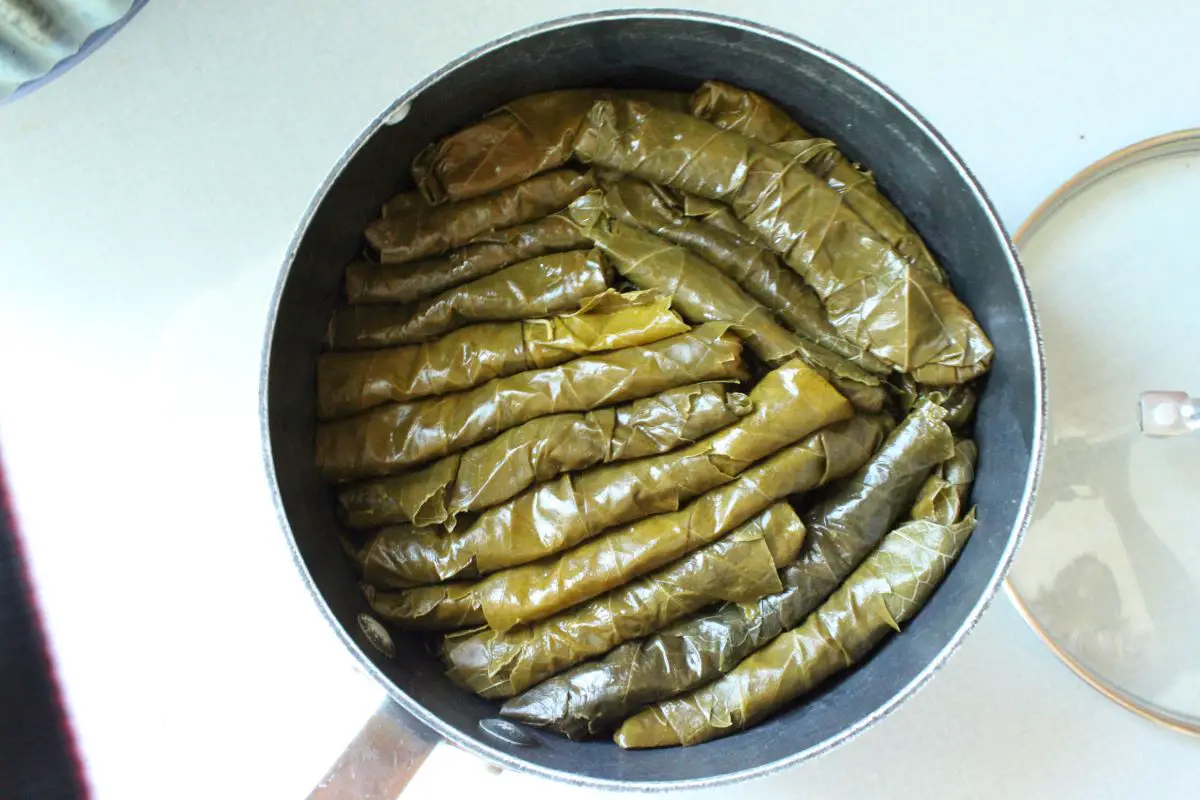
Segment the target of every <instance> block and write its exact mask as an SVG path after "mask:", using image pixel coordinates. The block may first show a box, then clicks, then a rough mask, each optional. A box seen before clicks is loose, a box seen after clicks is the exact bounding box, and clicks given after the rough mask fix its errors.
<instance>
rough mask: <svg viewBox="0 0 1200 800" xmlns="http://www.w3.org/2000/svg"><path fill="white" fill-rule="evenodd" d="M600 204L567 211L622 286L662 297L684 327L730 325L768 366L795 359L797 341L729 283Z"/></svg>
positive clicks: (597, 198)
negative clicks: (625, 282)
mask: <svg viewBox="0 0 1200 800" xmlns="http://www.w3.org/2000/svg"><path fill="white" fill-rule="evenodd" d="M603 204H604V200H603V197H602V195H600V194H599V193H592V194H588V195H585V196H584V197H581V198H580V199H579V200H577V201H576V202H574V203H572V204H571V206H570V209H569V210H570V214H571V217H572V218H573V219H574V220H575V221H576V222H578V223H579V225H580V227H581V228H582V229H583V230H584V232H585V233H586V234H587V236H588V237H589V238H590V239H592V240H593V241H595V243H596V246H597V247H598V248H599V249H601V250H603V251H604V253H605V255H607V256H608V259H609V261H611V262H612V263H613V265H614V266H615V267H616V269H617V271H618V272H619V273H621V275H622V276H624V277H625V279H626V280H628V281H630V282H631V283H633V284H634V285H635V286H637V287H639V288H641V289H653V290H655V291H658V292H661V293H663V294H665V295H667V296H668V297H670V298H671V302H672V305H673V306H674V307H675V308H677V309H678V310H679V312H680V313H681V314H682V315H683V317H684V319H686V320H688V321H689V322H692V323H695V324H698V323H701V322H728V323H730V325H731V326H732V329H733V331H734V332H735V333H737V334H738V335H740V336H742V338H744V339H745V340H746V344H747V345H749V347H750V349H751V350H752V351H753V352H754V353H755V354H756V355H757V356H758V357H759V358H761V359H762V360H764V361H766V362H767V363H768V364H780V363H782V362H784V361H786V360H788V359H789V358H792V357H793V356H794V355H795V353H796V351H797V350H798V349H799V347H800V342H799V340H798V339H797V337H796V335H795V334H794V333H792V332H791V331H789V330H787V329H786V328H784V327H783V326H782V325H780V324H779V323H778V322H776V321H775V318H774V317H773V316H772V314H771V312H770V311H769V310H768V309H767V307H766V306H764V305H763V304H762V303H759V302H758V301H756V300H754V298H752V297H750V295H748V294H746V293H745V292H744V291H743V290H742V288H741V287H740V286H738V284H737V283H736V282H735V281H734V280H732V279H731V278H729V277H728V276H727V275H725V274H724V273H722V272H721V271H720V270H719V269H717V268H716V267H715V266H713V265H712V264H710V263H709V262H708V261H705V260H704V259H703V258H701V257H700V256H698V255H696V254H695V253H694V252H692V251H691V250H689V249H688V248H686V247H681V246H679V245H676V244H672V243H671V242H670V241H668V240H666V239H664V238H662V237H660V236H656V235H654V234H653V233H650V232H649V231H646V230H643V229H641V228H637V227H634V226H633V225H627V224H625V223H624V222H621V221H620V220H616V219H613V218H612V217H610V216H609V215H608V214H607V213H605V211H604V209H603Z"/></svg>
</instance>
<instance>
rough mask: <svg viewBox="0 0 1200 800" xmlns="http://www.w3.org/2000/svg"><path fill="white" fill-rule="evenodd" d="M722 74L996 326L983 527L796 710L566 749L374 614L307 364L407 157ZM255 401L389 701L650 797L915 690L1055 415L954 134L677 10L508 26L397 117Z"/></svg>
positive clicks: (570, 774) (281, 299) (281, 474)
mask: <svg viewBox="0 0 1200 800" xmlns="http://www.w3.org/2000/svg"><path fill="white" fill-rule="evenodd" d="M708 78H717V79H720V80H723V81H728V82H730V83H733V84H736V85H738V86H743V87H746V88H749V89H753V90H755V91H758V92H761V93H762V94H765V95H766V96H768V97H770V98H772V99H773V100H775V101H777V102H778V103H780V104H781V105H782V106H783V107H784V108H785V109H787V111H789V112H790V113H791V114H792V115H794V116H795V117H796V119H797V120H798V121H799V122H800V123H801V124H803V125H804V127H805V128H808V129H809V130H812V131H815V132H817V133H818V134H820V135H826V136H829V137H830V138H833V139H835V140H836V141H837V142H838V143H839V144H840V145H841V147H842V148H843V149H844V150H845V151H846V153H847V154H848V155H849V156H850V158H851V159H852V160H854V161H860V162H862V163H864V164H866V165H869V167H870V168H871V169H872V170H873V172H874V174H875V176H876V178H877V180H878V182H879V185H880V187H881V188H882V189H883V190H884V191H885V192H886V193H887V195H888V196H889V197H890V198H891V199H892V200H893V201H894V202H895V204H896V205H897V206H898V207H899V208H900V209H901V210H902V211H903V212H904V213H905V214H906V215H907V217H908V218H909V219H910V220H911V221H912V223H913V225H914V226H915V227H916V228H917V230H919V231H920V232H921V234H922V235H923V236H924V237H925V240H926V241H927V242H928V244H929V246H930V247H931V248H932V250H933V251H934V253H935V254H936V255H937V256H938V257H939V258H940V260H941V262H942V264H943V265H945V267H946V269H947V271H948V272H949V274H950V276H951V279H952V281H953V283H954V287H955V289H956V290H957V292H958V293H959V295H960V296H961V297H962V298H963V300H965V301H966V302H967V304H968V305H969V306H970V307H971V308H972V309H973V310H974V311H975V314H976V316H977V317H978V318H979V320H980V322H981V323H982V324H983V326H984V328H985V329H986V330H987V332H988V334H989V335H990V336H991V338H992V341H993V343H994V344H995V348H996V358H995V366H994V368H993V369H992V372H991V375H990V377H989V378H988V382H987V388H986V391H985V392H984V393H983V396H982V399H981V400H980V403H979V408H978V422H977V425H976V438H977V440H978V443H979V452H980V460H979V465H978V471H977V479H976V483H975V489H974V498H973V499H974V502H975V503H977V504H978V507H979V527H978V529H977V530H976V532H975V534H974V536H973V537H972V538H971V540H970V542H969V543H968V544H967V547H966V549H965V550H964V552H963V554H962V557H961V558H960V560H959V562H958V564H957V565H956V566H955V567H954V569H953V570H952V571H951V572H950V574H949V576H948V577H947V578H946V581H945V583H944V584H943V585H942V586H941V588H939V589H938V591H937V592H936V593H935V594H934V596H933V598H932V600H931V601H930V602H929V604H928V606H926V608H925V609H924V610H923V611H922V612H921V613H920V614H919V615H918V616H917V617H916V618H915V619H914V620H913V621H912V623H911V624H910V625H909V626H908V627H907V628H906V629H905V631H904V633H903V634H902V635H899V636H893V637H891V638H889V639H888V640H887V641H886V642H885V643H884V644H883V645H882V646H881V647H880V648H879V650H878V652H876V653H875V654H874V655H873V656H872V657H871V658H870V659H869V660H867V661H866V662H865V663H863V664H862V665H861V666H859V667H858V668H857V669H855V670H853V671H851V672H849V673H848V674H846V675H845V676H844V677H843V678H841V679H840V680H838V681H836V682H835V683H831V684H829V685H827V686H826V687H825V688H824V689H823V690H822V691H821V692H819V693H818V694H816V695H814V696H812V697H810V698H809V699H808V700H807V701H806V702H804V703H803V704H802V705H798V706H796V707H795V708H792V709H791V710H789V711H787V712H786V713H783V714H780V715H778V716H776V717H774V718H772V719H770V720H768V721H766V722H765V723H763V724H761V725H759V726H757V727H755V728H753V729H751V730H749V731H746V732H744V733H739V734H737V735H735V736H730V737H728V738H724V739H720V740H717V741H713V742H710V743H707V744H704V745H701V746H698V747H695V748H689V749H684V750H678V749H671V750H658V751H655V750H649V751H631V752H626V751H622V750H620V749H618V748H617V747H616V746H615V745H614V744H612V742H610V741H593V742H583V743H579V742H570V741H567V740H566V739H562V738H559V737H557V736H555V735H552V734H547V733H544V732H541V731H537V730H533V729H530V728H525V727H522V726H517V725H514V724H511V723H508V722H506V721H502V720H499V719H497V718H496V713H497V706H496V705H495V704H493V703H491V702H488V701H485V700H481V699H479V698H476V697H473V696H471V695H469V694H466V693H464V692H463V691H462V690H461V689H459V688H457V687H455V686H454V685H452V684H451V683H450V681H449V680H447V679H446V678H445V677H444V676H443V674H442V667H441V665H440V664H439V663H438V661H437V659H436V658H434V657H433V656H432V655H431V654H429V653H428V652H427V651H426V650H425V649H424V648H423V647H422V646H421V645H420V643H419V642H418V641H417V640H416V639H412V640H410V639H408V638H405V637H398V638H396V640H395V641H392V640H391V639H390V637H389V636H388V633H387V632H386V631H385V630H384V629H383V628H382V626H380V625H378V623H376V622H375V621H374V620H373V619H371V618H370V617H369V609H368V607H367V605H366V603H365V602H364V600H363V597H362V595H361V593H360V592H359V588H358V584H357V581H356V578H355V575H354V574H353V572H352V571H351V567H350V565H349V563H348V562H347V560H346V558H345V557H344V555H343V553H342V551H341V549H340V546H339V544H338V539H337V536H336V535H335V534H336V530H337V527H336V521H335V518H334V512H333V509H334V503H333V499H332V497H331V496H330V492H329V490H328V489H327V488H326V486H325V484H324V483H323V482H322V481H321V479H320V477H319V476H318V475H317V470H316V468H315V466H314V459H313V438H314V420H315V417H316V414H315V409H314V399H315V390H314V380H315V379H314V372H315V365H316V359H317V354H318V352H319V351H320V349H321V345H320V342H321V338H322V333H323V332H324V329H325V323H326V320H327V319H328V318H329V314H330V312H331V311H332V309H333V307H334V303H335V301H336V299H337V296H338V291H339V287H340V283H341V279H342V268H343V266H344V265H345V264H346V263H348V262H349V261H351V260H352V259H354V258H355V256H356V255H358V254H359V252H360V251H361V249H362V231H363V229H364V227H365V226H366V225H367V223H369V222H370V221H371V220H372V219H374V218H375V217H376V216H377V215H378V211H379V207H380V204H381V203H382V202H383V201H384V200H386V199H387V198H389V197H391V196H392V195H394V194H395V193H396V192H398V191H401V190H403V189H407V188H409V187H410V182H409V177H408V165H409V164H410V163H411V162H412V159H413V156H415V155H416V154H417V153H418V152H419V151H420V150H421V148H423V147H424V146H425V145H426V144H428V143H429V142H430V141H432V140H433V139H436V138H438V137H440V136H442V135H444V134H446V133H449V132H450V131H453V130H455V129H457V128H459V127H461V126H463V125H465V124H466V123H468V122H470V121H472V120H473V119H475V118H477V117H479V116H480V115H481V114H483V113H484V112H486V111H488V110H489V109H492V108H494V107H496V106H498V105H500V104H502V103H504V102H506V101H508V100H512V99H514V98H516V97H520V96H522V95H526V94H531V93H533V92H541V91H546V90H548V89H562V88H568V87H582V86H638V87H644V88H659V89H677V90H690V89H693V88H695V87H696V86H697V85H698V84H699V83H700V82H701V81H703V80H705V79H708ZM261 405H262V409H261V410H262V422H263V431H264V438H265V450H266V463H267V470H268V472H269V473H270V478H271V481H272V485H273V488H274V492H275V499H276V502H277V504H278V508H279V513H280V517H281V520H282V523H283V527H284V529H285V530H286V531H287V534H288V536H289V538H290V540H291V544H292V548H293V552H294V554H295V558H296V561H297V564H298V566H299V567H300V571H301V572H302V574H303V575H304V578H305V580H306V581H307V582H308V585H309V588H310V590H311V592H312V594H313V597H314V598H315V599H316V600H317V602H318V604H319V605H320V606H321V608H322V610H323V611H324V612H325V614H326V616H327V617H328V619H329V621H330V622H331V623H332V624H333V627H334V629H335V630H336V631H337V633H338V635H339V636H340V637H341V638H342V640H343V642H344V643H345V644H346V646H347V647H349V648H350V649H351V650H352V651H353V652H354V654H355V656H356V657H357V658H358V659H359V661H360V662H361V663H362V665H363V666H364V667H365V669H366V670H367V671H368V672H369V673H370V674H371V675H372V676H374V678H375V679H376V680H378V681H379V683H380V684H381V685H382V686H383V687H384V688H385V689H386V690H387V692H388V694H389V695H390V696H391V698H393V699H394V700H395V702H396V703H398V704H399V705H400V706H402V707H403V708H404V709H406V710H407V711H408V712H411V714H412V715H414V716H415V717H416V718H417V719H419V720H420V721H421V722H422V723H424V724H425V725H427V726H428V727H429V728H432V729H433V730H434V731H436V732H437V733H438V734H440V735H441V736H442V737H445V738H446V739H449V740H450V741H452V742H454V743H455V744H457V745H459V746H460V747H463V748H465V749H467V750H470V751H471V752H474V753H477V754H479V755H481V756H483V757H485V758H487V759H490V760H492V761H494V762H497V763H499V764H501V765H503V766H506V767H513V768H517V769H524V770H528V771H531V772H536V773H538V774H541V775H545V776H549V777H553V778H558V779H562V780H567V781H572V782H575V783H584V784H592V785H600V786H607V787H611V788H637V789H648V788H665V787H668V786H674V787H679V786H701V785H713V784H717V783H722V782H728V781H732V780H736V779H741V778H746V777H750V776H755V775H762V774H764V773H766V772H768V771H770V770H773V769H778V768H780V767H782V766H784V765H787V764H794V763H797V762H799V761H803V760H804V759H807V758H810V757H812V756H814V755H816V754H818V753H821V752H823V751H825V750H828V749H829V748H831V747H833V746H835V745H837V744H839V743H841V742H844V741H846V740H848V739H849V738H851V737H852V736H854V735H856V734H858V733H859V732H861V731H862V730H864V729H865V728H867V727H868V726H870V725H871V724H873V723H874V722H876V721H877V720H879V719H880V718H882V717H883V716H884V715H885V714H887V713H888V712H890V711H891V710H892V709H893V708H895V707H896V706H897V705H899V703H900V702H901V701H902V700H904V699H906V698H907V697H909V696H911V695H912V694H913V692H914V691H915V690H916V689H917V688H918V687H919V686H920V685H921V684H923V683H924V682H925V681H926V680H927V679H928V678H929V677H930V676H931V675H932V674H933V673H934V672H935V671H936V670H937V669H938V668H939V667H941V666H942V664H943V663H945V661H946V659H947V658H948V657H949V655H950V653H951V652H952V651H953V650H954V649H955V648H956V647H957V646H958V644H959V643H960V642H961V641H962V639H963V637H964V636H965V635H966V634H967V632H968V631H969V630H970V629H971V628H972V627H973V626H974V625H975V623H976V621H977V620H978V619H979V616H980V615H981V614H982V613H983V611H984V608H985V607H986V606H987V604H988V602H989V601H990V600H991V599H992V597H993V595H994V594H995V592H996V589H997V587H999V585H1000V583H1001V581H1002V579H1003V578H1004V575H1005V573H1006V571H1007V570H1008V567H1009V564H1010V563H1011V561H1012V558H1013V554H1014V551H1015V550H1016V547H1017V543H1018V541H1019V539H1020V537H1021V534H1022V532H1023V530H1024V528H1025V524H1026V521H1027V517H1028V512H1029V508H1030V505H1031V501H1032V494H1033V491H1034V487H1035V483H1036V478H1037V473H1038V467H1039V464H1040V457H1041V451H1042V430H1043V422H1042V418H1043V412H1044V409H1043V387H1042V362H1041V352H1040V345H1039V341H1038V335H1037V328H1036V323H1035V320H1034V314H1033V309H1032V306H1031V304H1030V299H1029V295H1028V290H1027V288H1026V285H1025V280H1024V277H1023V276H1022V273H1021V267H1020V265H1019V263H1018V261H1017V257H1016V255H1015V253H1014V251H1013V247H1012V244H1011V243H1010V242H1009V239H1008V237H1007V236H1006V234H1005V232H1004V229H1003V228H1002V227H1001V225H1000V222H999V221H998V220H997V218H996V214H995V212H994V210H993V209H992V207H991V205H990V204H989V203H988V200H987V198H986V197H985V196H984V193H983V190H982V189H981V188H980V187H979V185H978V184H977V183H976V182H975V179H974V178H973V177H972V176H971V173H970V172H969V171H968V170H967V168H966V167H965V166H964V165H963V164H962V162H961V161H959V159H958V157H957V156H956V155H955V154H954V152H953V151H952V150H951V149H950V147H949V146H948V145H947V144H946V143H945V142H944V141H943V140H942V138H941V137H940V136H939V135H938V134H937V133H936V132H934V131H933V129H932V128H931V127H930V126H929V124H928V123H926V122H925V121H924V120H923V119H922V118H921V117H920V116H919V115H918V114H917V113H916V112H915V111H913V110H912V109H911V108H909V107H908V106H906V105H905V104H904V103H903V102H902V101H901V100H899V99H898V98H897V97H896V96H895V95H893V94H892V93H891V92H890V91H888V90H887V89H886V88H885V87H883V86H882V85H881V84H879V83H878V82H876V81H875V80H874V79H873V78H871V77H870V76H868V75H865V74H864V73H863V72H861V71H860V70H858V69H857V68H855V67H853V66H851V65H849V64H847V63H845V62H844V61H841V60H840V59H838V58H836V57H834V56H832V55H830V54H829V53H826V52H824V51H822V50H820V49H818V48H816V47H813V46H812V45H810V44H807V43H806V42H803V41H801V40H799V39H796V38H794V37H792V36H788V35H786V34H783V33H780V32H778V31H774V30H771V29H768V28H764V27H761V26H758V25H753V24H750V23H747V22H743V21H740V20H735V19H728V18H724V17H716V16H711V15H706V14H697V13H692V12H674V11H666V12H612V13H603V14H596V15H588V16H579V17H572V18H568V19H563V20H559V21H556V22H551V23H548V24H545V25H541V26H538V27H536V28H531V29H529V30H525V31H522V32H520V33H516V34H514V35H512V36H510V37H508V38H506V39H502V40H500V41H498V42H495V43H493V44H490V45H488V46H486V47H483V48H481V49H479V50H477V51H475V52H473V53H471V54H469V55H467V56H465V57H463V58H461V59H459V60H458V61H456V62H454V63H453V64H450V65H449V66H447V67H446V68H444V69H442V70H440V71H439V72H437V73H436V74H434V75H432V76H431V77H429V78H427V79H426V80H424V81H423V82H421V83H420V84H419V85H418V86H417V87H416V88H414V89H412V90H411V91H409V92H407V93H406V94H405V95H404V96H403V97H401V98H400V99H399V100H397V101H396V103H395V104H394V105H393V106H392V107H391V108H389V109H388V110H387V111H385V112H384V113H383V114H382V115H381V116H380V117H379V118H378V119H377V120H376V121H375V122H374V123H373V124H372V125H371V126H370V127H369V128H368V129H367V130H366V131H365V132H364V133H363V134H362V135H361V136H360V137H359V138H358V141H356V142H355V143H354V144H353V145H352V146H351V147H350V149H349V151H348V152H347V153H346V155H345V156H343V158H342V160H341V162H340V163H338V164H337V166H336V167H334V169H333V172H332V173H331V174H330V176H329V178H328V180H327V181H326V182H325V185H324V186H322V187H321V190H320V192H318V194H317V196H316V199H315V200H314V201H313V203H312V205H311V207H310V208H309V211H308V214H307V216H306V218H305V219H304V221H303V222H302V223H301V225H300V229H299V232H298V233H297V234H296V237H295V240H294V241H293V243H292V246H291V249H290V251H289V254H288V259H287V263H286V264H285V265H284V268H283V274H282V275H281V276H280V279H279V285H278V287H277V289H276V293H275V299H274V305H273V308H272V310H271V319H270V323H269V329H268V334H267V341H266V347H265V358H264V365H263V381H262V397H261ZM314 690H315V691H319V690H320V688H319V687H314ZM376 733H378V731H376ZM394 733H395V729H393V730H392V734H394ZM428 740H429V739H426V741H428ZM375 744H376V746H378V741H376V743H375ZM419 749H420V748H416V750H419ZM415 752H416V751H414V754H415Z"/></svg>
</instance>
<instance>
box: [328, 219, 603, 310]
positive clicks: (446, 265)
mask: <svg viewBox="0 0 1200 800" xmlns="http://www.w3.org/2000/svg"><path fill="white" fill-rule="evenodd" d="M591 246H592V242H591V240H590V239H588V238H587V237H586V236H584V235H583V233H582V232H581V231H580V230H579V228H578V226H576V225H575V224H574V223H573V222H571V220H570V219H569V218H568V217H567V216H566V215H565V214H551V215H550V216H547V217H542V218H541V219H537V220H534V221H533V222H526V223H524V224H522V225H514V226H513V227H511V228H503V229H501V230H497V231H490V232H488V233H482V234H480V235H478V236H476V237H474V238H473V239H472V240H471V243H470V244H466V245H463V246H462V247H460V248H458V249H456V250H452V251H450V252H449V253H446V254H445V255H444V256H438V257H436V258H427V259H423V260H421V261H411V262H408V263H405V264H390V263H386V262H385V263H383V264H375V263H373V262H370V261H356V262H354V263H353V264H350V265H349V266H347V267H346V302H348V303H350V304H351V305H357V304H360V303H411V302H413V301H415V300H421V299H424V298H426V297H433V296H435V295H438V294H441V293H442V292H444V291H446V290H447V289H450V288H453V287H455V286H459V285H461V284H464V283H467V282H468V281H473V280H475V279H477V278H482V277H484V276H485V275H491V274H492V273H493V272H495V271H496V270H498V269H501V268H502V267H507V266H508V265H509V264H515V263H517V262H518V261H526V260H528V259H531V258H537V257H538V256H544V255H546V254H548V253H564V252H566V251H568V250H587V249H588V248H590V247H591Z"/></svg>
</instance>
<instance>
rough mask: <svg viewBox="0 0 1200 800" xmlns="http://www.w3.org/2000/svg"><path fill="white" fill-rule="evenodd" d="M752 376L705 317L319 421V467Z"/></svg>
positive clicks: (376, 462)
mask: <svg viewBox="0 0 1200 800" xmlns="http://www.w3.org/2000/svg"><path fill="white" fill-rule="evenodd" d="M745 376H746V368H745V365H744V363H743V361H742V354H741V342H740V341H739V340H738V339H737V338H736V337H735V336H733V335H732V334H730V333H728V332H727V331H726V326H724V325H717V324H709V325H702V326H700V327H698V328H696V329H694V330H691V331H689V332H687V333H683V334H680V335H678V336H672V337H670V338H669V339H663V340H661V341H658V342H654V343H653V344H648V345H642V346H640V347H627V348H625V349H623V350H615V351H613V352H611V353H604V354H601V355H595V356H584V357H582V358H577V359H575V360H574V361H568V362H567V363H565V364H561V365H559V366H557V367H550V368H548V369H534V370H528V371H526V372H518V373H517V374H516V375H509V376H508V377H504V378H494V379H492V380H490V381H488V382H487V383H485V384H483V385H482V386H477V387H475V388H474V389H468V390H466V391H464V392H457V393H455V394H450V395H445V396H443V397H428V398H424V399H421V400H414V401H412V402H410V403H392V404H389V405H385V406H380V407H378V408H374V409H371V410H370V411H367V412H364V413H362V414H359V415H358V416H355V417H349V418H347V419H341V420H335V421H333V422H325V423H322V424H319V425H318V426H317V435H316V439H317V441H316V461H317V467H318V468H319V469H320V471H321V474H322V475H324V476H325V477H326V478H327V479H330V480H352V479H355V478H369V477H376V476H380V475H386V474H389V473H393V472H399V471H400V470H402V469H404V468H406V467H410V466H414V465H416V464H421V463H424V462H426V461H431V460H433V459H435V458H440V457H442V456H444V455H448V454H450V453H453V452H457V451H459V450H462V449H464V448H467V447H470V446H471V445H473V444H477V443H479V442H481V441H483V440H484V439H490V438H491V437H493V436H496V435H497V434H499V433H502V432H504V431H506V430H508V429H509V428H513V427H516V426H517V425H520V424H521V423H523V422H528V421H529V420H531V419H536V418H537V417H543V416H546V415H547V414H557V413H563V412H567V411H590V410H591V409H593V408H599V407H601V406H606V405H612V404H614V403H623V402H625V401H628V400H634V399H637V398H639V397H646V396H648V395H651V394H655V393H657V392H661V391H664V390H666V389H671V388H673V387H675V386H683V385H684V384H688V383H697V382H701V381H710V380H725V379H741V378H744V377H745ZM430 582H431V583H432V582H433V581H430Z"/></svg>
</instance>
